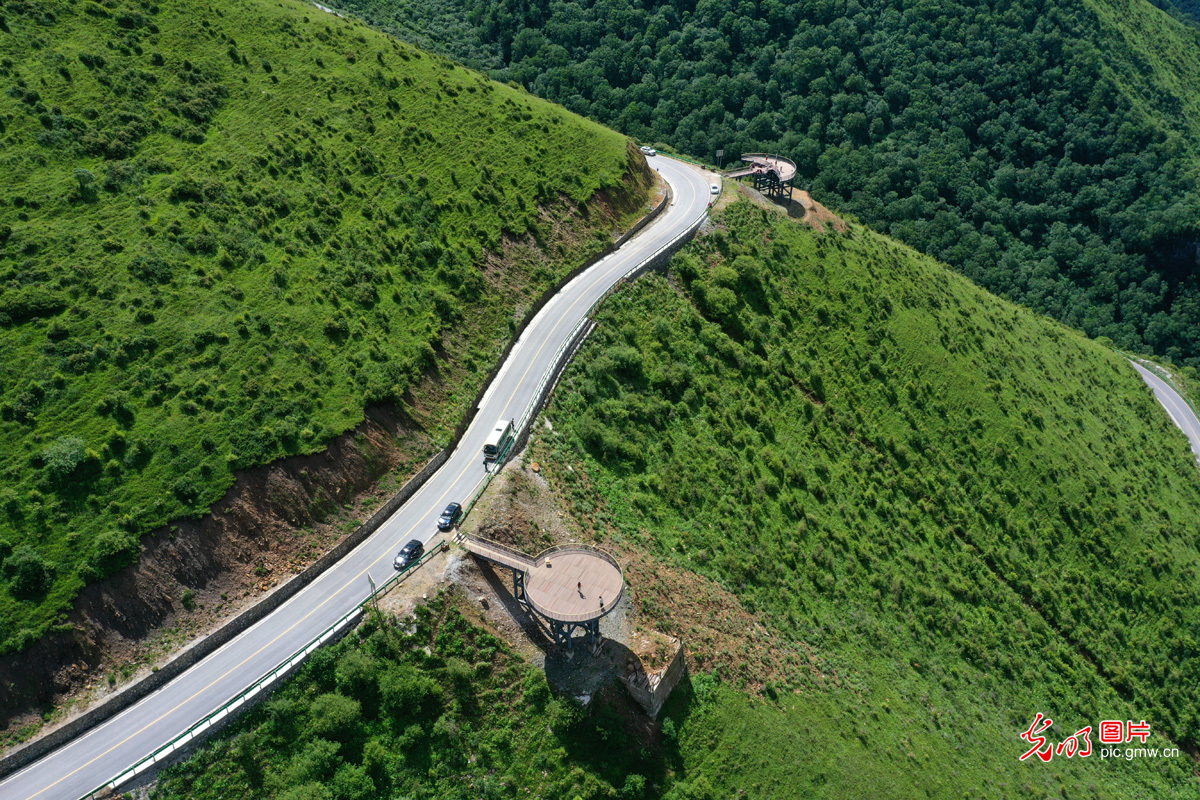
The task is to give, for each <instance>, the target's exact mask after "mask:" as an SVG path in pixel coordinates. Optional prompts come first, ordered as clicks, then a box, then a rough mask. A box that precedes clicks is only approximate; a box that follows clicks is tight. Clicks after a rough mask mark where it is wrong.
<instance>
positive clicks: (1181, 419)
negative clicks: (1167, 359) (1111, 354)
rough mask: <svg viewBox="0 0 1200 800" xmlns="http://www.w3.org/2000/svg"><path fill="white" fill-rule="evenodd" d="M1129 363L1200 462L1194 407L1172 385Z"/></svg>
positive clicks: (1199, 424)
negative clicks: (1189, 443) (1189, 444)
mask: <svg viewBox="0 0 1200 800" xmlns="http://www.w3.org/2000/svg"><path fill="white" fill-rule="evenodd" d="M1129 363H1130V364H1133V368H1134V369H1136V370H1137V371H1138V374H1139V375H1141V376H1142V380H1144V381H1145V382H1146V383H1147V384H1149V385H1150V389H1151V390H1152V391H1153V392H1154V397H1155V398H1157V400H1158V402H1159V403H1161V404H1162V407H1163V408H1165V409H1166V411H1167V416H1169V417H1170V418H1171V421H1172V422H1174V423H1175V425H1176V426H1178V428H1179V430H1181V431H1183V433H1184V435H1185V436H1187V438H1188V441H1189V442H1191V444H1192V455H1194V456H1195V457H1196V460H1197V461H1198V462H1200V419H1197V418H1196V414H1195V412H1193V411H1192V407H1191V406H1189V405H1188V404H1187V401H1185V400H1184V399H1183V398H1182V397H1180V396H1179V393H1178V392H1176V391H1175V390H1174V389H1173V388H1172V387H1171V384H1169V383H1167V382H1166V381H1164V380H1163V379H1162V378H1160V377H1158V376H1157V375H1155V374H1154V373H1153V372H1151V371H1150V370H1148V369H1146V368H1145V367H1143V366H1142V365H1141V364H1139V363H1137V362H1136V361H1130V362H1129Z"/></svg>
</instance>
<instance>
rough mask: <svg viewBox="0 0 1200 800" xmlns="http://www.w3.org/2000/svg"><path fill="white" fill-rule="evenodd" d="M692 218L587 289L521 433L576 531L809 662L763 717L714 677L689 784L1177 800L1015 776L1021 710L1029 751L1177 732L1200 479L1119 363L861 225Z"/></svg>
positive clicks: (1028, 769)
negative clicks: (587, 529)
mask: <svg viewBox="0 0 1200 800" xmlns="http://www.w3.org/2000/svg"><path fill="white" fill-rule="evenodd" d="M718 228H719V231H718V232H717V233H715V234H714V235H712V236H709V237H706V238H704V239H701V240H699V241H697V242H696V243H694V244H692V245H690V246H689V247H688V248H687V250H685V252H684V253H683V254H681V255H679V256H677V257H676V259H675V260H674V261H673V262H672V265H671V271H670V274H669V276H668V277H667V278H663V277H661V276H657V275H652V276H648V277H646V278H644V279H642V280H640V281H638V282H637V283H636V284H634V285H633V286H632V287H631V288H629V289H627V290H626V291H623V292H621V293H618V294H617V295H615V296H614V297H613V298H611V299H610V300H609V301H607V302H606V304H605V305H604V307H603V308H602V310H601V312H600V314H599V322H600V325H599V327H598V328H597V330H596V331H595V332H594V333H593V334H592V336H591V338H590V339H589V340H588V342H587V344H586V346H585V347H584V348H583V349H582V350H581V352H580V354H579V356H578V357H577V359H576V361H575V362H574V363H573V364H572V366H571V367H570V368H569V369H568V371H567V372H566V374H565V375H564V378H563V382H562V384H561V386H560V388H559V390H558V392H557V394H556V396H555V399H554V401H553V404H552V406H551V407H550V409H549V411H548V412H547V413H548V414H549V415H550V416H551V417H552V418H553V420H554V428H555V430H556V431H558V433H555V434H543V435H542V437H543V442H542V444H541V445H538V446H540V447H546V448H549V452H547V453H542V454H541V455H540V456H539V461H541V462H542V464H543V466H542V471H543V474H544V475H546V476H547V477H548V479H549V480H550V481H551V483H552V484H554V485H557V486H561V487H563V488H564V490H565V491H566V492H567V493H568V495H569V496H570V497H572V499H573V502H574V504H575V506H576V508H577V511H578V513H579V514H580V516H581V517H583V518H585V519H594V520H597V536H602V535H603V533H604V532H605V531H610V530H611V531H615V535H617V536H618V537H620V539H621V540H622V541H624V543H625V545H626V546H630V547H645V548H648V549H649V550H650V551H651V552H652V553H654V554H656V555H657V556H658V557H659V558H662V559H667V560H670V561H671V562H673V563H676V564H678V565H680V566H684V567H687V568H689V569H692V570H695V571H697V572H699V573H701V574H704V575H707V576H710V577H712V578H715V579H717V580H719V581H720V582H721V583H722V584H724V585H725V586H726V587H728V588H729V589H730V590H731V591H733V592H734V593H736V594H737V595H738V597H739V598H740V599H741V601H742V602H743V604H744V605H745V606H746V607H747V608H748V609H750V610H751V611H754V612H755V613H757V614H758V615H759V616H760V618H761V619H762V620H764V622H765V624H767V625H768V627H769V628H770V629H771V631H772V633H773V635H774V636H775V637H776V638H775V639H774V640H773V641H774V643H775V644H774V646H775V647H778V648H787V647H789V646H790V645H789V642H790V643H796V642H801V641H802V642H806V643H807V645H808V646H811V647H812V648H813V649H814V650H815V652H816V653H817V654H818V655H819V656H820V658H822V659H824V662H825V665H826V666H825V667H823V668H824V669H825V671H826V672H830V673H834V674H835V675H836V680H833V681H820V680H817V679H816V678H814V677H813V676H812V675H809V674H802V675H797V676H795V677H794V678H792V679H790V680H789V681H784V682H782V683H780V684H779V685H775V686H770V687H768V691H767V694H768V696H769V697H770V698H773V699H772V700H771V701H770V702H769V703H768V704H767V707H765V708H764V707H759V706H757V705H753V704H747V703H746V702H745V701H742V700H738V699H737V696H736V694H734V693H731V692H727V691H726V690H722V692H721V693H719V695H718V697H717V699H716V700H714V703H715V704H716V705H715V706H714V707H713V710H712V712H711V714H709V713H708V712H706V713H705V714H700V715H694V719H693V718H692V717H689V719H688V722H687V723H686V724H685V725H684V726H683V727H682V728H680V732H681V736H682V741H684V742H685V743H686V742H689V741H691V742H692V745H690V746H688V747H685V760H686V761H688V763H689V764H691V768H690V769H689V771H688V774H689V775H690V776H691V777H690V778H689V780H691V779H694V778H695V777H697V776H702V777H705V778H706V780H707V781H709V782H710V783H711V785H712V786H713V787H716V788H717V789H718V790H719V791H717V792H716V795H715V796H718V797H726V796H731V795H732V794H733V793H734V791H735V790H738V789H744V790H746V791H747V792H748V794H750V795H752V796H756V797H757V796H778V797H787V796H792V797H795V796H808V794H809V792H810V791H812V792H814V793H816V795H817V796H822V794H824V795H826V796H861V797H883V796H916V795H923V794H924V792H925V791H928V792H929V793H930V796H938V797H951V796H955V797H959V796H962V794H963V792H968V793H970V794H984V795H986V796H990V797H1002V796H1004V797H1018V796H1022V797H1025V796H1043V795H1044V794H1045V793H1047V792H1049V793H1051V794H1057V793H1058V792H1060V791H1062V790H1064V788H1066V789H1068V790H1069V791H1071V792H1072V794H1073V793H1074V792H1075V790H1076V789H1077V788H1079V787H1080V786H1086V785H1088V784H1094V785H1095V786H1097V787H1100V788H1098V789H1097V792H1098V793H1099V795H1102V796H1109V795H1110V794H1111V795H1112V796H1117V795H1121V794H1123V793H1125V792H1127V791H1128V792H1132V791H1133V790H1134V789H1135V788H1136V787H1140V789H1141V790H1142V791H1143V792H1146V793H1148V794H1150V795H1153V796H1180V797H1184V796H1192V795H1194V793H1195V782H1194V781H1195V778H1194V776H1193V775H1192V769H1191V766H1190V759H1189V758H1188V757H1187V756H1186V755H1184V756H1182V757H1181V758H1179V759H1175V760H1154V761H1152V762H1137V763H1135V762H1131V763H1121V764H1119V765H1117V766H1114V765H1113V764H1111V763H1101V762H1100V761H1099V759H1098V757H1097V756H1093V757H1091V758H1089V759H1082V760H1081V759H1075V760H1074V761H1070V762H1068V761H1067V760H1066V759H1065V758H1058V759H1056V760H1055V762H1054V767H1053V768H1052V769H1044V768H1043V767H1044V766H1045V765H1041V764H1038V765H1030V764H1019V763H1018V761H1017V756H1018V755H1020V753H1021V752H1023V751H1024V749H1025V748H1024V747H1022V746H1021V745H1022V744H1023V743H1022V742H1021V741H1020V740H1019V739H1018V738H1017V737H1018V734H1019V733H1020V732H1022V731H1024V730H1025V729H1026V728H1027V727H1028V726H1029V724H1030V723H1031V722H1032V720H1033V718H1034V715H1035V714H1036V713H1037V712H1039V711H1041V712H1044V713H1046V714H1048V715H1050V716H1051V717H1052V718H1053V719H1054V720H1055V728H1054V732H1056V733H1057V734H1058V739H1055V741H1057V740H1060V739H1062V738H1065V737H1066V736H1068V735H1070V734H1071V733H1074V732H1075V731H1076V730H1078V729H1079V728H1082V727H1083V726H1085V725H1093V726H1095V725H1097V724H1098V723H1099V721H1100V720H1102V719H1109V718H1120V719H1134V720H1140V719H1146V720H1147V721H1149V722H1150V724H1151V727H1152V730H1153V731H1154V732H1155V735H1154V736H1153V737H1152V742H1151V744H1150V746H1159V747H1162V746H1178V747H1181V748H1184V749H1185V752H1186V751H1187V750H1194V749H1195V748H1196V746H1197V738H1196V737H1197V731H1198V730H1200V725H1198V722H1200V703H1198V702H1197V698H1196V696H1195V693H1194V692H1191V691H1189V689H1188V688H1187V687H1190V686H1192V685H1194V684H1195V683H1196V681H1197V679H1200V665H1198V664H1197V662H1196V659H1195V658H1192V657H1191V655H1192V654H1193V653H1194V652H1195V648H1196V638H1195V637H1196V631H1197V629H1198V627H1197V626H1198V625H1200V583H1198V582H1197V575H1198V572H1197V568H1198V566H1200V552H1198V551H1200V539H1197V537H1196V526H1195V520H1196V517H1197V512H1196V509H1197V508H1198V507H1200V473H1198V472H1197V469H1196V463H1195V461H1194V459H1193V458H1192V457H1191V454H1190V453H1189V451H1188V446H1187V443H1186V440H1185V439H1184V437H1183V436H1182V434H1181V433H1180V432H1179V431H1178V430H1177V429H1176V428H1175V427H1174V426H1173V425H1172V424H1171V422H1170V421H1169V419H1168V418H1167V416H1166V415H1165V414H1164V413H1163V412H1162V409H1161V408H1160V407H1159V406H1158V405H1157V403H1156V402H1155V401H1154V399H1153V397H1152V396H1151V394H1150V392H1149V390H1148V389H1147V388H1146V387H1145V385H1144V384H1143V383H1142V381H1141V379H1140V378H1139V377H1138V376H1137V374H1136V373H1135V372H1134V370H1133V369H1132V367H1130V366H1129V365H1128V364H1127V363H1126V362H1125V360H1124V359H1123V358H1122V357H1120V356H1119V355H1116V354H1114V353H1113V352H1111V351H1109V350H1106V349H1105V348H1103V347H1101V346H1100V345H1098V344H1095V343H1093V342H1090V341H1088V340H1087V339H1086V338H1084V337H1083V336H1081V335H1080V334H1078V333H1077V332H1074V331H1071V330H1069V329H1067V328H1064V327H1063V326H1061V325H1060V324H1058V323H1056V322H1052V321H1050V320H1047V319H1045V318H1041V317H1038V316H1036V315H1034V314H1033V313H1031V312H1029V311H1027V310H1025V309H1023V308H1020V307H1018V306H1014V305H1012V304H1009V303H1007V302H1004V301H1000V300H997V299H996V298H994V297H991V296H989V295H988V294H987V293H986V292H984V291H982V290H980V289H979V288H978V287H976V286H974V285H973V284H972V283H970V282H969V281H967V280H966V279H964V278H962V277H960V276H957V275H955V274H953V273H951V272H949V271H948V270H946V269H944V268H943V267H941V266H940V265H938V264H936V263H935V262H933V261H932V260H931V259H929V258H927V257H924V256H920V255H918V254H916V253H914V252H912V251H910V250H908V249H907V248H905V247H903V246H898V245H896V244H895V243H893V242H889V241H888V240H886V239H885V238H884V237H881V236H879V235H877V234H873V233H871V232H869V231H867V230H865V229H863V228H860V227H857V226H854V227H852V228H851V230H850V232H848V233H847V234H844V235H843V234H836V233H832V232H831V233H826V234H818V233H815V232H813V231H811V230H810V229H808V228H806V227H804V226H802V225H800V224H798V223H796V222H793V221H790V220H787V219H783V218H780V217H778V216H775V215H769V214H768V213H767V212H765V211H763V210H762V209H759V208H757V207H754V206H751V205H750V204H748V203H739V204H736V205H734V206H732V207H731V208H730V209H729V210H728V211H727V212H726V213H725V214H724V215H723V217H721V218H719V219H718ZM567 465H573V466H574V469H573V471H572V470H567V469H566V466H567ZM581 476H587V477H581ZM633 591H634V594H635V596H636V591H637V590H636V587H634V588H633ZM657 613H661V614H662V615H663V616H664V617H665V618H667V619H668V621H669V618H670V610H669V609H660V610H658V612H657ZM734 688H736V687H734ZM794 692H795V693H794ZM772 707H773V709H772ZM793 707H794V709H793ZM745 715H749V717H748V718H744V717H745ZM705 720H708V721H707V722H706V721H705ZM1095 741H1096V740H1095V738H1093V742H1095ZM688 753H690V755H688ZM784 753H786V754H787V756H786V757H785V756H784V755H783V754H784ZM718 754H719V755H718ZM738 754H741V755H740V756H739V755H738ZM779 759H782V760H784V761H786V767H787V774H786V777H787V779H788V781H789V782H788V783H784V784H779V783H777V782H776V783H775V784H771V780H776V781H778V780H782V779H783V777H784V773H783V772H782V771H781V769H782V768H781V767H780V766H779V765H778V764H776V766H774V767H771V766H770V762H777V761H778V760H779ZM772 770H773V772H772ZM771 774H774V775H775V776H776V778H774V779H771V778H770V775H771ZM825 781H829V783H828V785H827V786H826V787H825V788H821V786H822V784H823V782H825ZM760 782H761V783H762V784H763V786H764V787H765V786H768V785H773V786H775V788H774V789H772V791H771V792H766V791H765V790H763V789H760V788H758V787H755V786H754V784H757V783H760ZM1027 783H1028V784H1029V786H1030V787H1032V788H1022V787H1025V786H1026V784H1027ZM846 792H849V794H846Z"/></svg>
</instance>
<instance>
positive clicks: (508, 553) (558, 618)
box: [458, 534, 625, 648]
mask: <svg viewBox="0 0 1200 800" xmlns="http://www.w3.org/2000/svg"><path fill="white" fill-rule="evenodd" d="M458 540H459V542H460V543H461V544H462V545H463V547H465V548H466V549H467V550H468V551H469V552H470V553H472V554H474V555H476V556H478V557H480V558H484V559H487V560H488V561H491V562H493V563H495V564H499V565H500V566H502V567H507V568H508V569H511V570H512V573H513V597H515V598H516V599H517V600H518V601H520V602H521V603H524V604H525V605H526V606H527V607H528V608H529V609H531V610H532V611H534V612H536V613H537V614H539V615H540V616H542V617H543V618H545V620H546V621H547V622H549V623H550V628H551V631H552V632H553V633H554V641H555V643H556V644H565V645H566V646H567V647H568V648H570V647H571V638H572V635H573V634H574V632H575V630H576V629H583V630H584V631H586V632H587V637H588V641H589V642H590V641H594V640H595V639H596V637H598V636H599V635H600V618H601V617H603V616H604V615H605V614H608V613H609V612H610V611H612V610H613V609H614V608H616V607H617V604H618V603H619V602H621V597H622V595H624V593H625V576H624V575H623V574H622V572H621V565H620V564H618V563H617V560H616V559H615V558H613V557H612V556H610V555H609V554H608V553H605V552H604V551H603V550H599V549H597V548H595V547H591V546H589V545H585V544H565V545H558V546H557V547H551V548H550V549H549V550H546V551H545V552H543V553H540V554H539V555H538V556H537V557H535V558H531V557H529V556H527V555H525V554H524V553H522V552H521V551H520V550H517V549H515V548H512V547H508V546H507V545H503V544H500V543H499V542H493V541H491V540H489V539H481V538H479V537H478V536H467V535H465V534H460V535H459V537H458Z"/></svg>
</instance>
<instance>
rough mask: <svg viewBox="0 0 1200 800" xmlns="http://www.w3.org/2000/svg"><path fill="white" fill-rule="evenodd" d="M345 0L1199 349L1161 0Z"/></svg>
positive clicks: (1163, 341) (1199, 198) (1193, 229)
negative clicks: (774, 155) (778, 167)
mask: <svg viewBox="0 0 1200 800" xmlns="http://www.w3.org/2000/svg"><path fill="white" fill-rule="evenodd" d="M342 5H343V6H344V7H346V8H349V9H352V10H354V11H355V12H356V13H360V14H362V15H363V17H364V18H365V19H367V20H369V21H371V22H373V23H376V24H379V25H381V26H383V27H385V28H389V29H394V30H396V31H397V33H398V34H399V35H402V36H407V37H410V38H413V39H414V40H416V41H421V42H425V43H430V44H431V43H434V42H440V47H441V48H442V49H443V50H444V51H446V52H449V53H451V54H453V55H454V56H455V57H456V58H461V59H464V60H465V62H466V63H471V64H475V65H477V66H480V67H481V68H486V69H488V70H490V72H491V74H492V75H493V77H496V78H497V79H499V80H513V81H517V82H518V83H521V84H524V85H525V86H527V87H529V89H530V90H531V91H533V92H535V93H537V94H539V95H541V96H543V97H546V98H549V99H551V100H554V101H556V102H559V103H562V104H563V105H565V106H566V107H567V108H570V109H571V110H573V111H577V112H579V113H580V114H587V115H589V116H591V117H592V118H594V119H597V120H599V121H601V122H604V123H606V124H608V125H612V126H613V127H615V128H617V129H618V130H621V131H623V132H625V133H628V134H630V135H631V136H635V137H638V138H640V139H643V140H647V141H652V142H653V141H658V142H661V143H664V144H670V145H673V146H674V147H677V148H678V149H679V150H680V151H681V152H690V153H693V154H696V155H701V156H704V157H706V158H710V159H711V158H712V157H713V153H714V152H715V151H716V150H717V149H718V148H724V149H725V152H726V158H727V159H728V158H729V157H730V156H734V157H736V155H737V154H739V153H744V152H747V151H750V152H756V151H762V150H768V151H776V152H781V153H783V154H785V155H788V156H790V157H792V158H794V159H795V160H796V162H797V163H798V165H799V168H800V176H799V178H798V180H799V182H800V183H801V185H811V187H812V189H813V191H814V193H815V194H816V196H817V198H818V199H820V200H822V201H823V202H825V203H826V204H829V205H834V206H836V207H837V208H838V209H839V210H841V211H846V212H850V213H853V214H855V215H857V216H858V217H860V218H861V219H863V220H864V221H865V222H866V223H867V224H869V225H871V226H872V227H874V228H875V229H876V230H878V231H881V232H883V233H888V234H890V235H891V236H893V237H896V238H898V239H901V240H902V241H904V242H907V243H908V244H910V245H912V246H914V247H916V248H917V249H919V250H921V251H923V252H925V253H928V254H930V255H933V256H935V257H937V258H939V259H941V260H943V261H945V262H947V263H949V264H951V265H952V266H954V267H956V268H958V269H959V270H960V271H962V272H963V273H965V274H966V275H968V276H970V277H971V278H973V279H974V280H975V281H977V282H978V283H980V284H982V285H983V286H985V287H986V288H988V289H990V290H992V291H993V292H996V293H998V294H1001V295H1003V296H1005V297H1008V298H1010V299H1015V300H1018V301H1019V302H1022V303H1025V304H1027V305H1029V306H1031V307H1032V308H1034V309H1035V310H1037V311H1041V312H1043V313H1046V314H1049V315H1051V316H1053V317H1056V318H1057V319H1059V320H1061V321H1063V322H1066V323H1067V324H1069V325H1071V326H1073V327H1077V328H1081V329H1083V330H1084V331H1086V332H1087V333H1088V334H1089V335H1091V336H1102V335H1103V336H1108V337H1110V338H1112V339H1113V340H1114V341H1116V342H1117V343H1118V344H1120V345H1121V346H1122V347H1125V348H1127V349H1136V350H1146V349H1149V350H1153V351H1154V352H1157V353H1160V354H1162V355H1166V356H1169V357H1171V358H1172V359H1175V360H1176V361H1180V362H1181V363H1183V362H1185V361H1186V362H1188V363H1191V364H1192V365H1194V366H1200V285H1198V283H1197V280H1198V277H1197V270H1198V268H1200V257H1198V255H1197V249H1196V247H1197V242H1198V241H1200V222H1197V220H1200V191H1198V190H1197V183H1196V171H1197V165H1198V164H1200V157H1198V156H1200V28H1197V27H1196V26H1193V25H1185V24H1183V23H1181V22H1179V21H1176V20H1175V19H1172V18H1171V17H1169V16H1168V15H1167V14H1164V13H1163V12H1161V11H1159V10H1158V9H1155V8H1153V7H1151V6H1150V5H1149V4H1147V3H1144V2H1142V0H1069V1H1068V2H1060V3H1043V2H1035V1H1034V0H1017V2H1012V3H1006V4H1004V5H1003V6H997V5H995V4H990V3H969V2H952V3H939V4H936V5H933V6H929V5H921V4H913V3H911V2H904V1H903V0H842V1H840V2H827V0H801V2H786V3H785V2H772V1H764V2H752V3H737V4H735V3H700V4H697V3H695V2H691V1H690V0H652V1H651V2H645V3H637V2H628V0H614V1H613V2H603V3H585V4H581V3H550V2H519V3H518V2H484V0H437V2H431V3H408V2H404V0H345V2H343V4H342ZM414 6H421V11H420V12H419V13H417V12H416V11H415V10H414ZM414 28H416V29H418V30H419V33H413V32H412V29H414ZM464 29H465V30H464Z"/></svg>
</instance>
